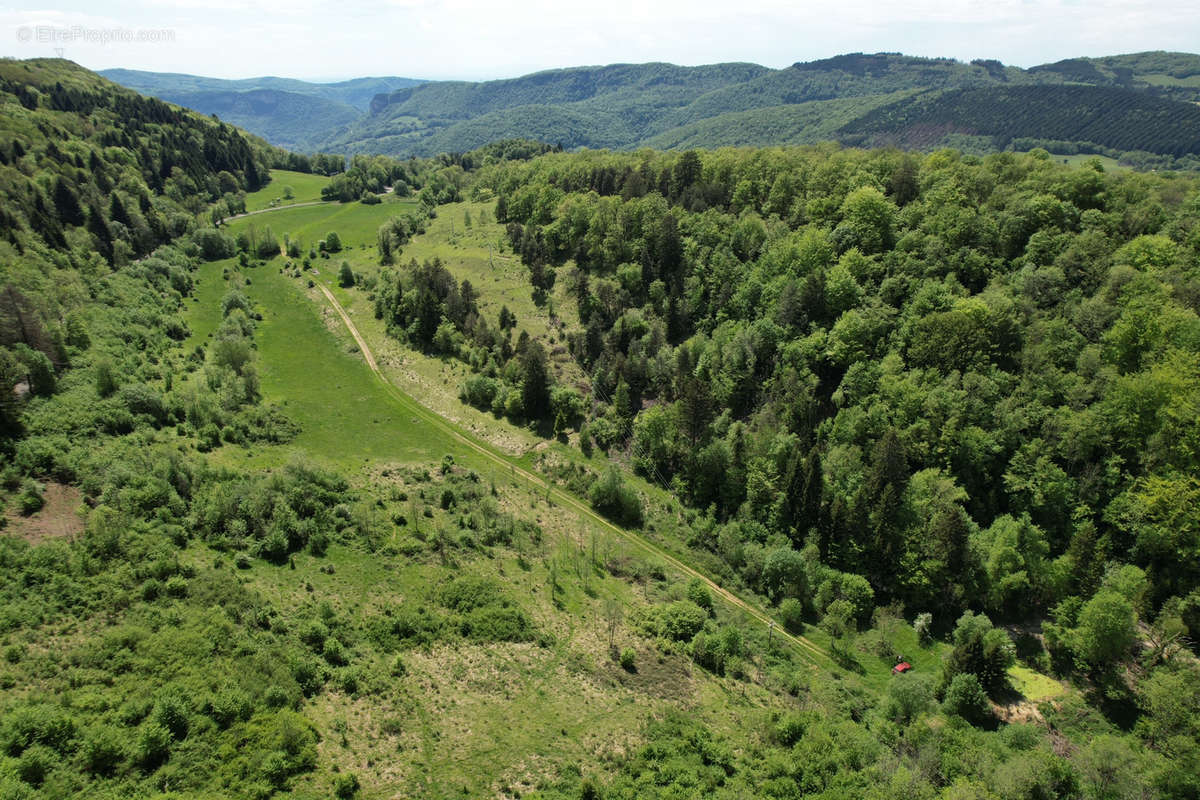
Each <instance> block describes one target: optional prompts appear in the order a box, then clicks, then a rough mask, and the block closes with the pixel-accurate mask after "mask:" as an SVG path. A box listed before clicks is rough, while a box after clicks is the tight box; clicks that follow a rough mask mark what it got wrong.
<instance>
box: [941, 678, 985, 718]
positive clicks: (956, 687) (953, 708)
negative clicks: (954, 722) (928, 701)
mask: <svg viewBox="0 0 1200 800" xmlns="http://www.w3.org/2000/svg"><path fill="white" fill-rule="evenodd" d="M942 710H943V711H945V712H946V713H947V714H954V715H956V716H959V717H962V718H963V719H965V720H966V721H967V722H969V723H971V724H972V725H982V724H984V723H985V722H987V721H988V719H989V718H990V717H991V716H992V707H991V706H990V705H989V704H988V699H987V693H986V692H984V691H983V684H981V683H980V682H979V678H977V677H975V676H974V675H973V674H971V673H970V672H960V673H959V674H957V675H955V676H954V680H952V681H950V688H949V689H947V690H946V699H945V700H944V701H943V702H942Z"/></svg>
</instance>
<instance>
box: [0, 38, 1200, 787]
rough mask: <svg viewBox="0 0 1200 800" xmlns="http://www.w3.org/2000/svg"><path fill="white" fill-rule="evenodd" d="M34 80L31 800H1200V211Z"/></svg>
mask: <svg viewBox="0 0 1200 800" xmlns="http://www.w3.org/2000/svg"><path fill="white" fill-rule="evenodd" d="M0 79H2V80H3V83H2V85H0V108H2V111H3V113H0V192H2V193H3V196H4V209H5V217H4V219H3V232H4V236H3V238H2V239H0V459H2V461H0V501H2V502H3V516H0V521H2V523H3V529H0V653H2V654H3V658H2V659H0V797H12V798H57V797H67V796H72V797H92V798H117V797H121V798H125V797H139V798H156V799H161V800H165V798H177V797H217V796H222V797H224V796H234V797H255V798H268V797H273V796H280V797H283V796H292V797H299V798H317V797H330V796H335V797H339V798H352V797H369V798H374V797H379V798H382V797H439V798H450V797H464V796H493V797H504V798H514V799H515V798H517V797H524V798H531V797H537V798H554V799H560V800H561V799H564V798H610V800H617V799H618V798H655V797H657V798H681V797H696V798H699V797H705V798H707V797H718V798H741V797H769V798H800V797H826V798H842V797H868V798H884V797H889V798H890V797H895V796H897V795H904V796H907V797H915V798H959V797H987V798H1005V800H1007V798H1026V797H1064V798H1088V799H1089V800H1090V799H1091V798H1113V797H1120V798H1124V797H1130V798H1133V797H1162V798H1192V797H1196V796H1197V794H1198V793H1200V778H1198V776H1200V706H1198V705H1197V703H1198V698H1200V665H1198V664H1197V661H1196V656H1195V652H1194V647H1195V642H1196V641H1197V636H1198V635H1200V574H1198V572H1200V566H1198V564H1200V561H1198V560H1197V554H1198V550H1200V522H1198V520H1197V517H1196V512H1195V508H1196V504H1197V501H1200V474H1198V468H1200V463H1198V460H1200V428H1198V427H1197V426H1198V424H1200V423H1198V419H1200V415H1198V414H1197V411H1198V409H1197V398H1200V385H1198V383H1200V317H1198V316H1197V314H1198V312H1200V181H1198V180H1197V179H1196V178H1195V177H1193V176H1189V175H1187V174H1183V173H1160V174H1144V173H1133V172H1127V171H1115V170H1113V171H1106V169H1105V167H1104V166H1103V164H1102V163H1101V162H1100V161H1099V160H1095V161H1092V162H1089V163H1085V164H1083V165H1082V166H1078V167H1072V166H1068V165H1064V164H1062V163H1060V162H1059V161H1058V160H1056V159H1053V158H1051V157H1050V156H1049V154H1048V153H1046V152H1045V151H1041V150H1034V151H1033V152H1031V153H1029V154H1024V155H1017V154H1013V153H995V154H992V155H988V156H986V157H979V156H973V155H969V154H964V153H962V152H959V151H955V150H939V151H937V152H934V153H931V154H927V155H922V154H917V153H907V152H903V151H900V150H897V149H874V150H862V149H852V148H843V147H841V146H838V145H835V144H824V145H819V146H814V147H804V148H797V147H787V148H730V149H720V150H686V151H683V152H660V151H653V150H642V151H639V152H636V153H611V152H593V151H583V152H575V153H568V152H562V150H561V148H558V147H554V146H551V145H547V144H541V143H537V142H529V141H503V142H497V143H494V144H491V145H489V146H487V147H484V148H481V149H479V150H476V151H472V152H467V153H457V154H443V155H440V156H438V157H435V158H429V159H410V160H404V161H398V160H395V159H392V158H388V157H386V156H369V157H368V156H359V157H356V158H354V159H352V160H350V161H349V162H346V161H345V160H343V159H341V158H340V157H338V156H335V155H321V156H300V155H296V154H291V153H287V152H285V151H282V150H279V149H277V148H274V147H272V146H270V145H267V144H266V143H265V142H263V141H262V140H258V139H255V138H254V137H252V136H249V135H248V134H245V133H244V132H242V131H240V130H238V129H236V128H234V127H233V126H230V125H228V124H226V123H221V122H218V121H215V120H213V119H211V118H207V117H203V116H200V115H197V114H193V113H191V112H186V111H183V110H180V109H178V108H177V107H173V106H169V105H167V104H165V103H161V102H159V101H156V100H150V99H146V98H142V97H140V96H138V95H136V94H134V93H133V92H131V91H128V90H124V89H121V88H119V87H116V86H115V85H113V84H111V83H108V82H107V81H104V80H102V79H100V78H99V77H97V76H95V75H93V74H91V73H88V72H86V71H85V70H82V69H80V68H78V67H76V66H74V65H71V64H69V62H63V61H55V60H48V61H32V62H13V61H5V62H3V63H0ZM118 109H119V113H118V111H117V110H118ZM288 176H290V177H288ZM297 178H304V179H305V180H306V181H308V180H310V179H311V182H309V183H306V184H304V186H303V187H301V188H302V190H303V191H310V192H312V197H313V198H314V199H313V200H311V201H308V202H301V203H296V206H295V207H294V208H289V207H288V206H286V205H283V206H272V205H271V204H272V203H276V202H277V201H278V199H279V198H281V197H286V196H287V194H288V193H289V192H288V191H285V189H284V187H282V186H280V184H281V183H282V182H283V181H285V180H292V181H296V184H297V186H300V183H299V182H298V181H297ZM389 190H390V191H389ZM317 197H320V198H322V199H323V200H324V202H317V200H316V199H315V198H317ZM294 199H302V200H307V197H301V198H294ZM247 209H263V210H264V211H267V210H269V213H265V214H264V216H256V217H248V218H240V216H239V215H240V214H241V213H243V212H244V211H245V210H247ZM475 252H478V255H472V254H473V253H475ZM510 274H511V275H513V276H515V279H514V281H513V286H514V287H515V288H514V289H513V290H512V292H510V293H507V294H505V293H504V292H508V289H507V288H505V287H506V286H507V284H506V283H505V281H506V280H508V276H509V275H510ZM331 304H332V305H331ZM347 309H348V312H347ZM336 311H341V312H342V313H341V315H340V316H338V315H336V314H335V313H334V312H336ZM343 318H344V325H345V327H346V328H347V329H348V330H349V332H350V333H353V334H355V335H354V336H353V337H351V336H348V335H347V332H346V330H343V328H342V327H341V325H342V323H339V322H338V320H339V319H343ZM360 332H361V333H360ZM372 351H374V352H375V353H376V354H377V355H376V357H373V356H372ZM376 361H378V362H379V363H378V364H376ZM423 370H425V371H423ZM401 379H405V380H408V381H410V382H409V383H404V384H400V383H397V381H399V380H401ZM414 386H415V387H417V388H416V389H413V388H411V387H414ZM417 391H420V392H421V393H420V394H410V393H415V392H417ZM439 393H442V394H447V395H450V396H451V398H452V399H451V400H450V401H447V402H448V403H452V404H453V405H444V404H442V400H441V399H439V398H441V397H442V394H439ZM901 660H903V661H905V662H908V663H910V664H911V666H912V667H913V669H912V671H911V672H910V673H909V674H892V668H893V666H895V665H896V664H897V662H899V661H901Z"/></svg>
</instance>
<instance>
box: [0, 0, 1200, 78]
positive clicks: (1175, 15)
mask: <svg viewBox="0 0 1200 800" xmlns="http://www.w3.org/2000/svg"><path fill="white" fill-rule="evenodd" d="M0 3H3V0H0ZM0 29H2V30H3V32H2V33H0V37H3V38H2V39H0V41H3V46H0V55H8V56H15V57H18V58H28V57H32V56H55V55H62V56H64V57H66V58H70V59H72V60H74V61H77V62H79V63H80V64H83V65H84V66H86V67H90V68H92V69H105V68H108V67H129V68H132V69H146V70H155V71H163V72H189V73H193V74H199V75H210V76H215V77H222V78H243V77H252V76H260V75H281V76H286V77H295V78H307V79H318V80H330V79H340V78H349V77H356V76H363V75H399V76H405V77H413V78H463V79H486V78H497V77H511V76H516V75H522V74H525V73H528V72H533V71H536V70H539V69H547V68H552V67H562V66H578V65H582V64H608V63H614V62H642V61H670V62H673V63H676V64H710V63H714V62H720V61H753V62H756V63H759V64H765V65H766V66H770V67H783V66H786V65H788V64H791V63H794V62H796V61H809V60H812V59H814V58H824V57H827V56H831V55H836V54H838V53H846V52H855V51H863V52H877V51H898V52H903V53H908V54H912V55H922V56H949V57H953V58H958V59H962V60H970V59H972V58H997V59H1000V60H1001V61H1004V62H1005V63H1007V64H1016V65H1018V66H1032V65H1034V64H1040V63H1045V62H1048V61H1057V60H1059V59H1062V58H1069V57H1072V56H1079V55H1093V56H1096V55H1111V54H1114V53H1129V52H1136V51H1140V50H1184V51H1191V52H1195V51H1198V50H1200V14H1198V13H1197V9H1196V2H1195V0H1154V2H1143V1H1142V0H904V1H903V2H896V1H895V0H892V1H890V2H888V1H885V0H741V2H728V0H724V1H723V2H708V0H701V1H700V2H690V1H689V0H659V1H658V2H630V1H629V0H600V2H593V3H570V2H552V0H516V2H504V0H367V1H366V2H354V0H345V2H326V1H325V0H153V1H152V2H151V1H149V0H128V1H126V2H110V1H109V0H89V1H88V2H82V1H81V0H42V2H39V3H22V2H19V1H18V2H16V3H10V4H2V5H0ZM139 37H140V40H139Z"/></svg>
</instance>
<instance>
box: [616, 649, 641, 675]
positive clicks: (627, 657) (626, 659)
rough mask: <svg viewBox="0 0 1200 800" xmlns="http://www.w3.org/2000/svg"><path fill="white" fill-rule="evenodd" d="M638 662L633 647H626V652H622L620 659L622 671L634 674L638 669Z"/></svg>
mask: <svg viewBox="0 0 1200 800" xmlns="http://www.w3.org/2000/svg"><path fill="white" fill-rule="evenodd" d="M636 662H637V653H635V652H633V648H632V647H626V648H625V649H624V650H622V651H621V658H620V663H621V669H623V670H625V671H626V672H633V671H634V670H635V669H637V663H636Z"/></svg>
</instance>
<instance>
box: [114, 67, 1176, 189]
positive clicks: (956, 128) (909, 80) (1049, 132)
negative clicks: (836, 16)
mask: <svg viewBox="0 0 1200 800" xmlns="http://www.w3.org/2000/svg"><path fill="white" fill-rule="evenodd" d="M105 74H106V75H107V76H108V77H111V78H112V79H114V80H116V81H118V82H121V83H124V84H125V85H127V86H130V87H132V88H135V89H138V90H139V91H142V92H147V93H151V94H155V95H157V96H159V97H162V98H164V99H167V100H170V101H172V102H176V103H179V104H181V105H185V106H188V107H190V108H194V109H196V110H199V111H202V112H205V113H215V114H217V115H218V116H221V117H222V118H223V119H229V120H230V121H233V122H235V123H237V124H239V125H241V126H243V127H245V128H247V129H248V130H251V131H253V132H255V133H258V134H260V135H262V136H265V137H266V138H268V139H270V140H271V141H273V142H275V143H277V144H281V145H284V146H288V147H292V148H296V149H301V150H309V151H313V150H323V151H327V152H345V153H351V154H353V153H382V154H387V155H393V156H410V155H417V156H429V155H434V154H437V153H439V152H463V151H467V150H470V149H472V148H476V147H479V146H482V145H484V144H486V143H488V142H492V141H496V140H497V139H502V138H508V137H524V138H534V139H539V140H542V141H546V142H551V143H555V144H561V145H562V146H563V147H565V148H568V149H574V148H580V147H587V148H593V149H600V148H607V149H614V150H621V149H633V148H637V147H644V146H651V147H669V148H682V147H712V146H724V145H777V144H800V143H808V142H815V141H823V140H830V139H836V140H839V141H842V142H845V143H848V144H857V143H864V142H894V143H897V144H901V145H904V146H911V147H923V148H931V147H938V146H944V145H947V144H950V145H954V146H957V147H965V148H967V149H977V150H981V151H985V150H990V149H994V148H995V147H1007V146H1010V145H1012V144H1013V142H1014V141H1015V140H1020V143H1021V144H1024V145H1028V146H1034V145H1046V146H1051V147H1054V148H1056V149H1057V150H1063V151H1066V152H1101V153H1105V154H1107V155H1113V156H1119V155H1121V154H1122V153H1128V152H1131V151H1137V152H1141V153H1142V154H1143V155H1142V156H1141V157H1140V158H1142V160H1143V163H1145V159H1146V158H1151V159H1154V161H1153V163H1154V164H1155V165H1156V166H1172V165H1174V163H1175V160H1177V159H1180V158H1184V157H1188V156H1194V155H1197V151H1198V147H1197V145H1196V144H1195V137H1194V136H1190V135H1189V133H1188V126H1189V125H1191V124H1192V122H1191V120H1192V118H1193V117H1194V112H1195V108H1196V106H1195V104H1196V103H1197V102H1200V56H1198V55H1194V54H1188V53H1166V52H1150V53H1135V54H1127V55H1116V56H1105V57H1101V58H1075V59H1068V60H1064V61H1059V62H1055V63H1052V64H1043V65H1040V66H1036V67H1032V68H1029V69H1021V68H1019V67H1013V66H1006V65H1004V64H1001V63H1000V62H998V61H994V60H984V59H979V60H975V61H971V62H970V63H964V62H960V61H955V60H953V59H945V58H917V57H912V56H905V55H902V54H898V53H875V54H864V53H850V54H845V55H839V56H835V57H833V58H826V59H821V60H817V61H811V62H804V63H797V64H793V65H791V66H790V67H786V68H784V69H778V70H775V69H768V68H766V67H762V66H759V65H755V64H746V63H730V64H713V65H707V66H698V67H682V66H676V65H672V64H661V63H651V64H613V65H608V66H600V67H576V68H570V69H558V70H548V71H545V72H538V73H534V74H531V75H526V76H523V77H519V78H512V79H505V80H493V81H485V82H479V83H472V82H466V81H429V82H419V81H413V80H409V79H403V78H363V79H358V80H354V81H345V82H342V83H339V84H311V83H305V82H303V81H291V80H287V79H282V78H256V79H248V80H246V81H220V80H216V79H210V78H198V77H194V76H188V75H172V74H160V73H139V72H132V71H128V70H110V71H108V72H107V73H105ZM1064 102H1066V103H1069V104H1070V108H1071V110H1072V114H1071V116H1072V117H1073V119H1072V120H1069V119H1067V116H1066V115H1064V114H1063V113H1061V110H1062V103H1064ZM1164 124H1165V125H1167V126H1168V128H1169V130H1168V129H1165V128H1163V125H1164ZM1113 125H1118V126H1119V130H1116V129H1113V128H1112V126H1113ZM1145 154H1152V155H1150V156H1146V155H1145Z"/></svg>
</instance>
